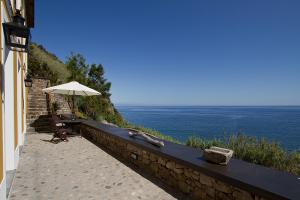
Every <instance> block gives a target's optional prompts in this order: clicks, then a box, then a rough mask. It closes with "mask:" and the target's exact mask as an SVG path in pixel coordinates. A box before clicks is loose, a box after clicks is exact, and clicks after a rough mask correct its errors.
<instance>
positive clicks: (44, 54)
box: [30, 43, 70, 82]
mask: <svg viewBox="0 0 300 200" xmlns="http://www.w3.org/2000/svg"><path fill="white" fill-rule="evenodd" d="M30 56H31V58H35V59H37V60H38V61H40V62H44V63H46V65H47V66H48V68H49V69H50V70H51V72H52V73H53V74H55V76H57V81H58V82H66V81H67V78H68V77H69V76H70V72H69V71H68V69H67V67H66V65H65V64H64V63H63V62H62V61H61V60H59V59H58V58H57V57H56V56H55V55H54V54H52V53H50V52H48V51H47V50H46V49H45V48H44V47H43V46H42V45H38V44H36V43H32V44H31V45H30ZM40 64H42V63H40ZM32 74H36V75H37V76H39V75H40V76H46V77H48V76H49V74H45V75H44V74H39V73H38V72H37V71H35V72H33V73H32Z"/></svg>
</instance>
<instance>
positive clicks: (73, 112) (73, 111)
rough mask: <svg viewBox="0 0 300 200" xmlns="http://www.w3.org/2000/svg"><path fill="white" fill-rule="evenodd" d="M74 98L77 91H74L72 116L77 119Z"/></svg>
mask: <svg viewBox="0 0 300 200" xmlns="http://www.w3.org/2000/svg"><path fill="white" fill-rule="evenodd" d="M74 98H75V91H73V95H72V104H73V109H72V114H73V116H72V118H73V119H75V104H74V102H75V101H74Z"/></svg>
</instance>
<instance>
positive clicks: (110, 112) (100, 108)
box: [66, 53, 124, 124]
mask: <svg viewBox="0 0 300 200" xmlns="http://www.w3.org/2000/svg"><path fill="white" fill-rule="evenodd" d="M66 65H67V68H68V70H69V71H70V77H69V78H68V81H78V82H80V83H82V84H85V85H88V86H89V87H91V88H93V89H95V90H97V91H98V92H100V93H101V95H100V96H92V97H87V98H86V97H78V98H76V105H77V106H78V110H79V111H80V112H82V113H84V114H85V115H86V116H88V117H90V118H93V119H103V118H104V119H106V120H107V121H109V122H112V123H116V124H121V123H124V120H123V117H122V116H121V114H120V113H119V112H118V111H117V110H116V108H115V107H114V105H113V104H112V103H111V100H110V96H111V94H110V88H111V83H110V82H108V81H107V79H105V78H104V67H103V66H102V65H101V64H92V65H89V64H87V63H86V60H85V58H84V57H83V56H82V55H80V54H74V53H72V54H71V56H70V57H68V59H67V62H66Z"/></svg>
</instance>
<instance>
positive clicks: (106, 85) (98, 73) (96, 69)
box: [88, 64, 111, 98]
mask: <svg viewBox="0 0 300 200" xmlns="http://www.w3.org/2000/svg"><path fill="white" fill-rule="evenodd" d="M88 75H89V85H90V86H91V87H92V88H93V89H95V90H97V91H99V92H100V93H101V94H102V96H103V97H105V98H109V97H110V96H111V94H110V93H109V90H110V87H111V83H110V82H107V80H106V79H105V78H104V68H103V66H102V65H101V64H99V65H96V64H92V65H91V67H90V71H89V73H88Z"/></svg>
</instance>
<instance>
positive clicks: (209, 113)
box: [117, 106, 300, 150]
mask: <svg viewBox="0 0 300 200" xmlns="http://www.w3.org/2000/svg"><path fill="white" fill-rule="evenodd" d="M117 107H118V110H119V111H120V112H121V113H122V114H123V116H124V117H125V118H126V119H127V120H128V121H129V122H131V123H134V124H137V125H143V126H145V127H149V128H153V129H155V130H158V131H160V132H162V133H164V134H166V135H170V136H172V137H174V138H176V139H178V140H181V141H185V140H186V139H187V138H188V137H189V136H192V135H196V136H200V137H204V138H214V137H223V136H224V132H226V133H227V134H230V133H237V132H238V131H239V132H242V133H245V134H247V135H252V136H258V137H266V138H268V139H270V140H276V141H279V142H280V143H281V144H282V145H283V146H284V147H285V148H287V149H289V150H300V106H297V107H285V106H284V107H227V106H224V107H206V106H176V107H171V106H170V107H163V106H117Z"/></svg>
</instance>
